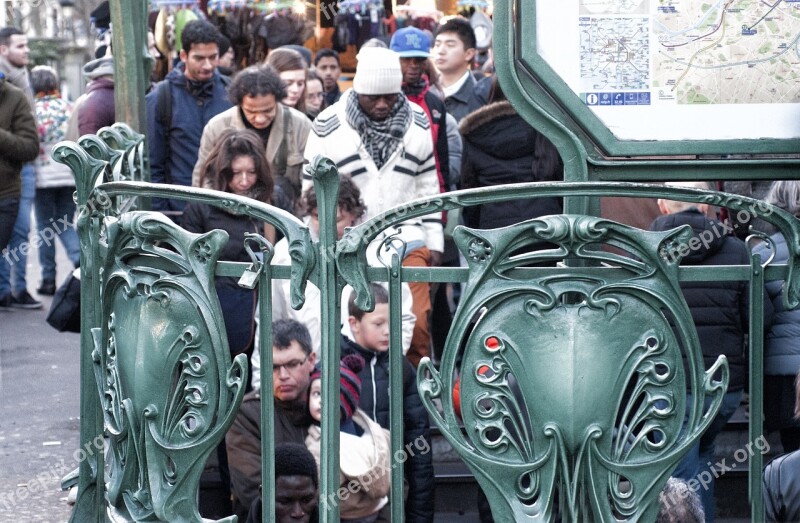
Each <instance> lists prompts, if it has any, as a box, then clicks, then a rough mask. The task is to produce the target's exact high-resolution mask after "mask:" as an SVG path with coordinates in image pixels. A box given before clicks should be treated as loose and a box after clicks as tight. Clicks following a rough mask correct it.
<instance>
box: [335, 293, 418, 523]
mask: <svg viewBox="0 0 800 523" xmlns="http://www.w3.org/2000/svg"><path fill="white" fill-rule="evenodd" d="M371 287H372V292H373V294H374V295H375V310H374V311H373V312H364V311H362V310H361V309H359V308H358V307H357V306H356V304H355V293H353V295H352V296H351V298H350V304H349V307H348V308H349V311H348V312H349V314H350V318H349V320H348V321H349V322H350V330H351V332H352V333H353V337H354V338H355V341H353V340H350V339H348V338H344V337H343V338H342V355H343V356H344V355H346V354H354V353H355V354H358V355H360V356H361V357H362V358H364V361H365V362H366V365H365V366H364V369H363V370H362V371H361V372H360V373H359V375H358V377H359V378H361V383H362V386H361V400H360V402H359V408H361V410H363V411H364V412H366V413H367V415H369V417H370V418H372V419H373V420H374V421H377V422H378V423H379V424H380V425H381V427H383V428H385V429H387V430H390V429H391V427H390V425H389V406H390V402H391V399H390V398H389V352H388V351H389V294H388V293H387V291H386V289H384V288H383V287H381V286H380V285H378V284H372V286H371ZM402 361H403V445H404V448H405V452H406V455H405V456H403V457H402V458H400V457H398V456H393V461H394V462H398V461H397V460H399V459H405V464H404V467H405V469H404V472H405V478H406V481H408V499H407V501H406V521H407V522H408V523H420V522H428V523H430V522H432V521H433V495H434V492H433V491H434V484H433V456H432V452H431V447H430V441H431V436H430V422H429V420H428V412H427V411H426V410H425V406H424V405H423V404H422V401H421V400H420V399H419V393H418V392H417V380H416V376H415V373H414V369H413V368H412V367H411V364H410V363H409V362H408V360H406V359H405V358H403V360H402ZM392 466H394V463H393V465H392Z"/></svg>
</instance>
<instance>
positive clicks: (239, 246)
mask: <svg viewBox="0 0 800 523" xmlns="http://www.w3.org/2000/svg"><path fill="white" fill-rule="evenodd" d="M181 226H182V227H183V228H184V229H186V230H187V231H189V232H193V233H206V232H209V231H211V230H214V229H222V230H223V231H226V232H227V233H228V238H229V239H228V243H227V244H226V245H225V247H224V248H223V250H222V255H221V256H220V260H222V261H235V262H245V263H250V258H249V256H248V255H247V251H245V249H244V238H245V234H246V233H259V234H263V233H264V224H263V222H260V221H259V220H256V219H255V218H251V217H249V216H245V215H240V214H232V213H230V212H228V211H224V210H222V209H219V208H217V207H213V206H211V205H206V204H204V203H197V202H191V203H189V204H187V205H186V208H185V209H184V213H183V216H182V217H181ZM216 288H217V295H218V296H219V301H220V305H221V306H222V316H223V318H224V320H225V330H226V331H227V334H228V344H229V345H230V350H231V353H232V354H238V353H239V352H242V351H244V350H246V349H247V348H248V347H249V346H250V344H251V343H252V341H253V336H254V334H255V330H254V328H255V327H254V321H253V319H254V318H255V307H256V294H255V291H253V290H250V289H245V288H244V287H240V286H239V285H238V279H237V278H227V277H224V278H217V279H216Z"/></svg>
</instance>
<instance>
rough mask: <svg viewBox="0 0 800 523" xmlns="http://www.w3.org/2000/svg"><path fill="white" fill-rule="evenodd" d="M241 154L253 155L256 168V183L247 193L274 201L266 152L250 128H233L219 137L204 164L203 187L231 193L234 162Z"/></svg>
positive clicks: (267, 200) (272, 182) (201, 183)
mask: <svg viewBox="0 0 800 523" xmlns="http://www.w3.org/2000/svg"><path fill="white" fill-rule="evenodd" d="M239 156H249V157H250V158H252V159H253V163H254V164H255V168H256V183H255V184H254V185H253V187H252V188H251V189H250V194H249V195H248V196H250V197H251V198H253V199H254V200H258V201H261V202H265V203H271V202H272V191H273V189H274V188H275V182H274V181H273V179H272V173H271V170H270V165H269V161H268V160H267V157H266V154H265V152H264V143H263V142H262V141H261V138H259V137H258V135H257V134H256V133H255V132H253V131H251V130H249V129H230V130H228V131H226V132H225V133H224V134H223V135H222V136H220V138H219V140H218V141H217V143H216V144H215V145H214V148H213V149H211V152H210V153H209V154H208V158H207V159H206V163H205V164H204V165H203V170H202V179H201V180H200V187H210V188H211V189H216V190H217V191H223V192H231V190H230V188H229V184H230V182H231V180H232V179H233V169H232V168H231V164H232V163H233V161H234V160H235V159H236V158H237V157H239Z"/></svg>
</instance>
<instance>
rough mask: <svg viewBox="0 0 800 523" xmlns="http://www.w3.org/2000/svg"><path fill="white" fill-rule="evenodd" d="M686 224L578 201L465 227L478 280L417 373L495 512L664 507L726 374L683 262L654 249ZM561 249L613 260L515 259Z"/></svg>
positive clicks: (544, 516) (550, 514) (572, 515)
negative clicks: (651, 224)
mask: <svg viewBox="0 0 800 523" xmlns="http://www.w3.org/2000/svg"><path fill="white" fill-rule="evenodd" d="M690 235H691V231H689V230H688V228H680V229H676V230H672V231H668V232H666V233H651V232H644V231H640V230H638V229H634V228H631V227H627V226H625V225H620V224H617V223H615V222H611V221H608V220H603V219H599V218H593V217H588V216H575V215H558V216H547V217H542V218H537V219H533V220H529V221H527V222H523V223H520V224H517V225H513V226H510V227H504V228H501V229H494V230H472V229H468V228H465V227H459V228H457V229H456V231H455V235H454V236H455V241H456V244H457V246H458V248H459V250H460V251H461V252H462V253H463V254H464V256H465V257H466V259H467V262H468V264H469V270H470V274H469V280H468V282H467V286H466V290H465V292H464V294H463V295H462V300H461V304H460V305H459V309H458V311H457V313H456V317H455V319H454V321H453V326H452V329H451V331H450V334H449V336H448V339H447V343H446V347H445V351H444V356H443V358H442V362H441V365H440V367H439V369H438V370H437V369H436V368H435V367H434V366H433V365H432V364H431V362H430V360H427V359H424V360H423V361H422V362H421V363H420V367H419V369H418V378H417V383H418V386H419V389H420V396H421V398H422V401H423V403H424V404H425V406H426V408H427V409H428V412H429V413H431V415H432V417H433V419H434V421H435V422H436V424H437V425H438V426H439V428H440V429H441V430H442V433H443V434H444V435H445V437H446V438H447V439H448V441H450V443H451V444H452V445H453V447H454V448H455V450H456V451H457V452H458V453H459V455H460V456H461V458H462V459H464V461H465V462H466V463H467V465H468V466H469V467H470V469H471V470H472V472H473V473H474V474H475V477H476V479H477V480H478V482H479V483H480V485H481V487H482V488H483V489H484V491H485V492H486V494H487V497H488V499H489V502H490V504H491V507H492V513H493V515H494V517H495V519H496V520H498V521H530V522H552V521H555V520H556V517H557V514H558V515H560V518H561V520H562V521H567V522H583V521H603V522H612V521H613V522H619V521H631V522H633V521H648V520H652V519H653V518H654V517H655V514H656V512H657V511H658V494H659V492H660V490H661V487H662V486H663V484H664V482H665V481H666V479H667V477H668V476H669V475H670V473H671V472H672V470H673V469H674V467H675V465H676V464H677V463H678V462H679V461H680V459H681V458H682V457H683V456H684V455H685V454H686V452H687V451H688V450H689V448H690V447H691V445H692V444H693V443H694V442H695V440H696V438H698V437H700V435H701V434H702V433H703V432H704V431H705V429H706V428H707V427H708V425H709V423H710V422H711V421H712V419H713V417H714V416H715V414H716V412H717V410H718V408H719V405H720V403H721V401H722V397H723V394H724V392H725V390H726V389H727V383H728V367H727V361H726V360H725V358H724V356H721V357H720V358H719V359H718V360H717V362H716V364H715V365H714V366H712V368H711V369H709V370H708V371H705V370H704V368H703V359H702V353H701V351H700V344H699V341H698V338H697V333H696V331H695V329H694V323H693V321H692V318H691V313H690V312H689V309H688V307H687V306H686V302H685V301H684V299H683V295H682V294H681V291H680V287H679V285H678V284H677V266H678V263H679V261H680V260H679V259H674V258H664V257H662V256H661V252H662V250H661V248H662V246H663V245H664V244H665V243H669V242H675V241H677V242H685V241H686V240H687V239H688V238H689V236H690ZM602 244H606V245H613V246H615V247H617V248H620V249H623V250H625V251H627V254H628V255H629V257H625V256H620V255H618V254H614V253H611V252H606V251H603V250H600V249H599V248H598V247H597V246H598V245H602ZM564 258H570V259H575V258H586V259H593V260H596V261H598V262H601V263H602V262H605V263H606V264H607V265H610V266H615V267H616V268H615V269H613V270H609V271H607V272H594V273H590V272H581V269H580V268H570V267H564V268H558V269H557V268H553V269H552V270H549V271H547V272H543V273H539V274H540V275H539V276H537V275H536V273H533V274H531V273H525V272H520V270H519V269H520V268H525V267H531V266H541V265H543V264H548V263H550V264H552V263H553V262H555V261H559V260H562V259H564ZM664 310H669V311H671V317H668V316H667V315H665V314H664V312H663V311H664ZM673 325H674V328H673ZM684 359H685V360H686V362H687V363H688V372H687V371H684V366H683V360H684ZM717 371H720V372H721V375H722V378H721V380H720V381H716V380H714V379H712V376H713V375H714V373H715V372H717ZM456 383H458V387H457V390H458V392H457V393H456V391H455V389H456ZM687 391H688V392H689V393H691V394H692V400H691V402H688V404H687ZM457 396H458V398H459V399H458V400H457V399H456V397H457ZM706 399H708V400H709V401H710V407H709V408H707V409H706V408H704V402H705V400H706ZM684 418H686V419H687V420H688V421H687V422H686V426H685V427H684ZM462 426H463V430H462V428H461V427H462ZM556 503H558V506H556Z"/></svg>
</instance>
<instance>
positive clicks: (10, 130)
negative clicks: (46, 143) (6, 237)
mask: <svg viewBox="0 0 800 523" xmlns="http://www.w3.org/2000/svg"><path fill="white" fill-rule="evenodd" d="M38 154H39V133H38V132H37V131H36V122H35V121H34V119H33V112H31V106H30V104H28V98H27V97H26V96H25V93H23V92H22V91H21V90H19V89H17V88H16V87H14V86H13V85H11V84H9V83H7V82H6V80H5V77H4V76H3V75H2V74H0V199H5V198H19V195H20V190H21V187H22V185H21V183H22V181H21V178H20V172H21V171H22V164H23V163H25V162H30V161H33V160H35V159H36V156H37V155H38Z"/></svg>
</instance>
